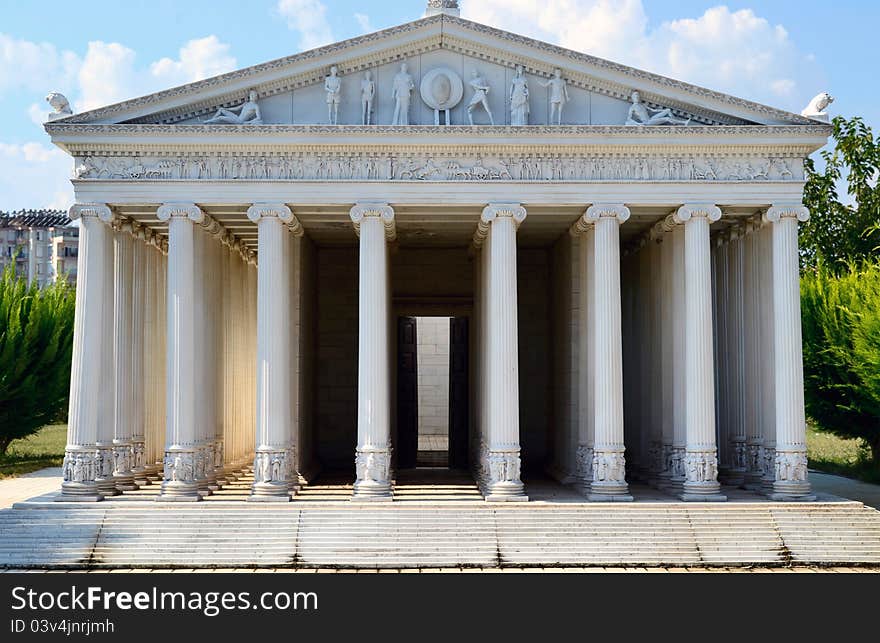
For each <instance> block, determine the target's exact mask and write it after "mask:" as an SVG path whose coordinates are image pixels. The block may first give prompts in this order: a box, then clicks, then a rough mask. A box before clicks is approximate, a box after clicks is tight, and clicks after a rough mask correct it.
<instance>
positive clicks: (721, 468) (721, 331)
mask: <svg viewBox="0 0 880 643" xmlns="http://www.w3.org/2000/svg"><path fill="white" fill-rule="evenodd" d="M714 246H715V247H714V249H713V254H714V257H713V259H714V261H713V268H714V273H715V276H714V284H715V287H714V289H713V294H714V298H715V309H714V311H713V315H712V320H713V322H714V328H713V332H712V339H713V344H714V345H715V358H714V359H715V361H714V362H713V363H714V364H715V366H716V367H717V368H716V369H714V374H715V377H714V382H713V383H714V385H715V422H716V425H715V432H716V443H717V445H718V474H719V476H720V477H724V476H725V475H726V474H727V470H728V469H729V468H730V463H729V462H728V457H729V454H728V452H727V451H728V448H727V444H728V430H729V427H730V421H729V417H728V412H729V407H728V401H729V399H730V372H729V369H730V356H729V355H728V353H727V325H728V318H727V313H728V299H729V274H728V263H729V262H728V256H729V253H730V237H729V236H728V235H727V233H726V232H722V233H719V234H717V235H716V237H715V240H714Z"/></svg>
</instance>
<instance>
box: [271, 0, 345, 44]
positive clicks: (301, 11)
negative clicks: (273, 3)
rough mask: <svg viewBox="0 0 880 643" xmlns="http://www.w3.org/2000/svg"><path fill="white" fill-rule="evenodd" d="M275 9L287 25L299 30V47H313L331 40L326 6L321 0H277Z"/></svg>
mask: <svg viewBox="0 0 880 643" xmlns="http://www.w3.org/2000/svg"><path fill="white" fill-rule="evenodd" d="M277 10H278V13H279V14H281V16H282V17H283V18H284V19H285V20H287V26H288V27H289V28H290V29H292V30H293V31H297V32H299V46H300V48H302V49H314V48H315V47H320V46H321V45H327V44H330V43H331V42H333V30H332V29H330V23H328V22H327V7H326V6H325V5H324V3H323V2H321V0H278V6H277Z"/></svg>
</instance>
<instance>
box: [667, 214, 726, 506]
mask: <svg viewBox="0 0 880 643" xmlns="http://www.w3.org/2000/svg"><path fill="white" fill-rule="evenodd" d="M720 218H721V210H720V209H719V208H718V207H717V206H714V205H685V206H682V207H681V208H679V209H678V211H677V212H676V219H677V221H678V222H679V223H681V224H684V229H685V230H684V233H685V237H684V262H685V298H686V305H685V327H686V328H687V340H686V343H685V379H686V386H687V396H686V398H687V399H686V407H685V409H686V410H685V414H686V435H687V438H686V447H685V448H686V450H685V476H686V478H685V482H684V489H683V493H682V495H681V499H682V500H698V501H702V502H705V501H709V500H726V498H725V497H724V496H722V495H721V494H720V493H719V491H720V489H721V485H719V484H718V449H717V446H716V443H715V383H714V372H713V370H714V369H713V364H712V284H711V282H710V277H711V272H712V266H711V256H710V246H709V243H710V241H709V225H710V223H712V222H714V221H717V220H718V219H720Z"/></svg>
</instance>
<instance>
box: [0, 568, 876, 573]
mask: <svg viewBox="0 0 880 643" xmlns="http://www.w3.org/2000/svg"><path fill="white" fill-rule="evenodd" d="M168 572H172V573H175V574H193V573H195V574H218V573H219V574H223V573H234V574H272V573H281V574H440V573H450V574H461V573H501V574H522V573H532V574H561V573H568V574H599V573H603V572H608V573H618V574H622V573H655V574H668V573H688V574H709V573H731V572H732V573H740V574H749V573H751V574H817V573H819V574H828V573H842V574H856V573H862V574H878V573H880V568H878V567H502V568H498V567H489V568H481V567H467V568H458V567H431V568H423V569H356V570H355V569H330V568H317V569H316V568H309V569H288V568H283V567H279V568H265V569H250V568H248V569H242V568H229V569H181V568H177V569H173V570H169V569H90V570H65V569H52V570H46V569H27V570H15V569H0V574H4V573H5V574H10V573H13V574H14V573H24V574H46V573H48V574H149V573H159V574H165V573H168Z"/></svg>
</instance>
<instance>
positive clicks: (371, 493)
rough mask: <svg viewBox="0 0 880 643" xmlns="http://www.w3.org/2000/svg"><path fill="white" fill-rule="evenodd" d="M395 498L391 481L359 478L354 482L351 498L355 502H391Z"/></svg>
mask: <svg viewBox="0 0 880 643" xmlns="http://www.w3.org/2000/svg"><path fill="white" fill-rule="evenodd" d="M393 499H394V494H393V492H392V490H391V483H390V482H376V481H374V480H358V481H357V482H355V483H354V493H353V494H352V496H351V500H352V501H355V502H390V501H391V500H393Z"/></svg>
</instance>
